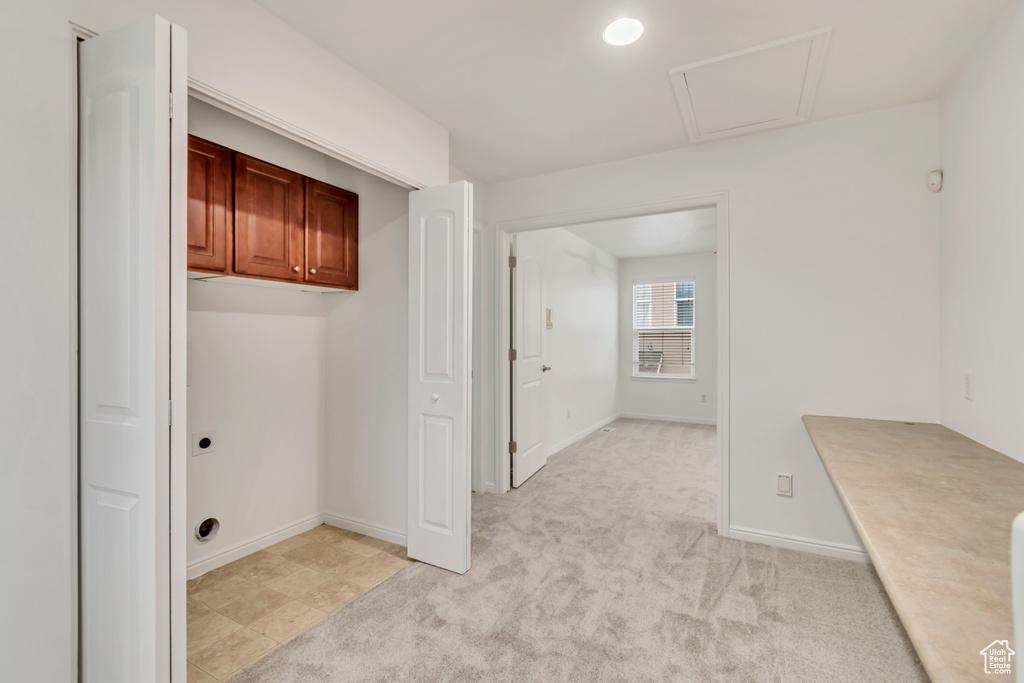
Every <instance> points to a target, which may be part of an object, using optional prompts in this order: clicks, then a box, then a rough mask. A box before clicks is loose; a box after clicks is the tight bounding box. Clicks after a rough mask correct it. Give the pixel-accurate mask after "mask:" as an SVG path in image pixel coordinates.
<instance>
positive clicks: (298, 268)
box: [292, 266, 302, 273]
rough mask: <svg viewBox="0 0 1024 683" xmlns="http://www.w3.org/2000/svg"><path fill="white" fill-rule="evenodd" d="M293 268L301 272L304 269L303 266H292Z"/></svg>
mask: <svg viewBox="0 0 1024 683" xmlns="http://www.w3.org/2000/svg"><path fill="white" fill-rule="evenodd" d="M292 270H294V271H295V272H296V273H298V272H300V271H301V270H302V266H295V267H294V268H292Z"/></svg>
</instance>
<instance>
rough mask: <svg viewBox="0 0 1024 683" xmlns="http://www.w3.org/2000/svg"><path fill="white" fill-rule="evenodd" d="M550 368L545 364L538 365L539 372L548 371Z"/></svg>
mask: <svg viewBox="0 0 1024 683" xmlns="http://www.w3.org/2000/svg"><path fill="white" fill-rule="evenodd" d="M550 369H551V368H550V367H549V366H547V365H542V366H540V371H541V372H547V371H548V370H550Z"/></svg>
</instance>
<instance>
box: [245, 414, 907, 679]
mask: <svg viewBox="0 0 1024 683" xmlns="http://www.w3.org/2000/svg"><path fill="white" fill-rule="evenodd" d="M613 426H615V427H616V430H615V431H613V432H611V433H607V434H606V433H601V432H598V433H595V434H593V435H591V436H590V437H588V438H587V439H586V440H585V441H583V442H581V443H580V444H578V445H576V446H574V447H572V448H570V449H567V450H565V451H563V452H561V453H559V454H558V455H556V456H554V457H553V458H552V459H551V460H550V461H549V462H548V465H547V466H546V467H545V468H544V469H542V470H541V471H540V472H538V473H537V474H536V475H535V476H534V477H533V478H532V479H531V480H530V481H528V482H527V483H526V484H525V485H524V486H523V487H522V488H520V489H518V490H516V491H513V492H512V493H510V494H509V495H506V496H493V495H483V496H474V500H473V568H472V569H471V570H470V572H469V573H468V574H466V575H465V576H458V575H456V574H452V573H449V572H446V571H443V570H440V569H435V568H433V567H430V566H427V565H424V564H415V565H412V566H410V567H408V568H406V569H403V570H402V571H400V572H399V573H398V574H397V575H396V576H394V577H393V578H392V579H390V580H388V581H386V582H385V583H383V584H381V585H380V586H378V587H377V588H375V589H374V590H372V591H370V592H369V593H367V594H365V595H363V596H362V597H360V598H359V599H357V600H356V601H354V602H353V603H351V604H350V605H348V606H346V607H345V608H343V609H342V610H340V611H339V612H338V613H336V614H334V615H333V616H331V617H329V618H328V619H326V620H325V621H323V622H321V623H320V624H319V625H317V626H315V627H313V628H312V629H310V630H309V631H308V632H306V633H305V634H303V635H301V636H299V637H297V638H296V639H295V640H293V641H291V642H289V643H288V644H286V645H284V646H282V647H281V649H279V650H278V651H276V652H274V653H273V654H271V655H270V656H268V657H267V658H265V659H263V660H262V661H260V662H258V663H257V664H255V665H253V666H252V667H251V668H249V669H247V670H246V671H244V672H242V673H241V674H239V675H238V676H237V677H235V678H234V679H233V683H298V682H299V681H304V682H305V681H310V682H313V681H316V682H323V683H326V682H330V683H340V682H343V681H546V682H556V681H758V682H760V681H813V682H815V683H821V682H826V681H844V682H845V681H871V682H873V683H875V682H879V681H927V677H926V675H925V674H924V672H923V670H922V669H921V668H920V665H919V663H918V661H917V659H916V657H915V655H914V653H913V649H912V648H911V646H910V644H909V642H908V640H907V637H906V634H905V633H904V631H903V629H902V627H901V625H900V623H899V621H898V619H897V617H896V616H895V614H894V612H893V611H892V608H891V606H890V604H889V602H888V600H887V599H886V596H885V593H884V591H883V589H882V587H881V585H880V584H879V582H878V579H877V577H876V576H875V574H874V572H873V571H872V569H871V568H870V566H868V565H865V564H859V563H854V562H847V561H843V560H834V559H828V558H822V557H818V556H815V555H808V554H804V553H799V552H794V551H788V550H781V549H778V548H772V547H768V546H763V545H758V544H754V543H745V542H741V541H733V540H728V539H722V538H719V537H718V536H717V535H716V533H715V531H714V524H713V522H712V520H713V519H714V509H715V508H714V502H715V494H714V483H715V467H716V465H715V431H714V428H713V427H704V426H697V425H684V424H674V423H663V422H645V421H638V420H618V421H617V422H616V423H615V424H614V425H613Z"/></svg>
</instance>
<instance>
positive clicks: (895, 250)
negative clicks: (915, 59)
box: [488, 102, 939, 546]
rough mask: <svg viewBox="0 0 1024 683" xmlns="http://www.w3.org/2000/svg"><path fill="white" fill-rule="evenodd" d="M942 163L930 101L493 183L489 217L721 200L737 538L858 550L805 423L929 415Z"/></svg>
mask: <svg viewBox="0 0 1024 683" xmlns="http://www.w3.org/2000/svg"><path fill="white" fill-rule="evenodd" d="M938 149H939V108H938V103H937V102H926V103H922V104H916V105H911V106H906V107H900V108H896V109H888V110H883V111H876V112H870V113H866V114H860V115H857V116H850V117H846V118H840V119H833V120H830V121H822V122H816V123H811V124H807V125H802V126H797V127H792V128H786V129H780V130H775V131H770V132H763V133H758V134H756V135H750V136H745V137H739V138H734V139H731V140H723V141H716V142H711V143H706V144H701V145H694V146H691V147H688V148H685V149H680V150H676V151H671V152H664V153H661V154H654V155H650V156H644V157H638V158H633V159H627V160H623V161H618V162H613V163H609V164H602V165H599V166H591V167H587V168H579V169H574V170H570V171H564V172H560V173H552V174H548V175H543V176H537V177H532V178H525V179H522V180H515V181H509V182H505V183H498V184H494V185H490V186H488V212H489V220H490V222H492V223H495V224H499V225H500V224H501V223H502V222H504V221H510V220H514V219H522V218H528V217H536V216H550V215H564V214H572V213H575V212H583V211H593V210H597V209H603V208H612V207H620V206H627V205H636V204H640V203H644V202H651V201H664V200H666V199H670V198H680V197H688V196H697V195H705V194H708V193H711V192H718V191H723V190H724V191H728V193H729V216H730V227H731V243H730V248H731V259H732V265H731V272H730V287H731V292H730V296H731V302H730V305H731V320H730V323H731V331H732V337H731V366H730V367H731V376H732V386H731V401H732V409H731V416H730V417H731V421H732V422H731V435H730V436H731V443H732V469H731V479H730V489H731V501H732V505H731V515H732V525H733V526H734V527H742V528H747V529H755V530H759V531H761V532H765V533H770V534H776V535H786V536H790V537H802V538H807V539H813V540H815V541H816V542H819V543H823V544H840V545H844V546H845V545H848V546H859V542H858V539H857V536H856V533H855V531H854V529H853V527H852V526H851V525H850V523H849V521H848V519H847V517H846V514H845V512H844V511H843V508H842V505H841V503H840V502H839V499H838V497H837V496H836V494H835V492H834V490H833V488H832V485H831V483H830V481H829V479H828V476H827V474H826V473H825V470H824V468H823V467H822V465H821V462H820V460H819V459H818V457H817V454H816V453H815V451H814V448H813V446H812V445H811V443H810V440H809V438H808V437H807V434H806V432H805V430H804V428H803V425H802V424H801V422H800V416H801V415H803V414H804V413H821V414H831V415H852V416H860V417H874V418H891V419H903V420H913V421H936V420H937V419H938V417H939V401H938V395H939V390H938V374H937V372H936V368H937V367H938V364H939V345H938V329H939V307H938V295H937V292H938V288H939V282H938V279H939V235H938V231H939V198H938V197H937V196H936V195H934V194H932V193H930V192H928V190H927V189H926V188H925V186H924V182H923V179H924V176H925V174H926V173H927V172H928V171H929V170H931V169H933V168H935V167H937V166H938V163H939V160H938ZM492 276H493V275H492ZM777 472H786V473H791V474H793V476H794V491H795V493H794V496H793V497H792V498H780V497H778V496H776V495H775V474H776V473H777Z"/></svg>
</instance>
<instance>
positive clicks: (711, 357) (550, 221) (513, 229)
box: [495, 194, 729, 536]
mask: <svg viewBox="0 0 1024 683" xmlns="http://www.w3.org/2000/svg"><path fill="white" fill-rule="evenodd" d="M676 212H682V213H686V212H690V213H691V215H696V214H697V213H702V215H703V216H704V217H705V218H708V217H710V218H711V222H712V224H713V229H712V230H711V231H710V233H709V232H708V231H707V230H704V235H703V240H704V242H703V246H697V247H696V250H697V251H698V252H700V251H703V252H704V253H705V257H704V261H705V263H707V262H710V264H711V266H712V268H711V270H707V269H706V268H705V269H704V270H703V271H702V273H701V274H700V276H699V277H695V275H696V273H695V272H694V269H695V267H696V266H695V265H690V266H685V265H684V266H679V267H675V268H672V267H665V266H663V267H662V268H661V271H658V272H647V273H646V276H647V277H646V279H647V280H648V282H647V283H644V282H643V280H644V279H645V278H643V277H638V276H637V274H636V273H634V272H633V270H630V269H627V270H629V272H630V273H631V274H630V275H629V276H628V277H629V280H630V282H629V287H628V289H623V288H620V289H622V290H623V291H620V293H619V296H618V305H619V306H620V309H621V310H620V313H619V315H620V316H621V317H622V318H624V319H625V322H623V321H621V320H620V322H619V324H618V326H617V327H618V329H619V330H620V331H623V328H624V326H625V325H627V324H628V325H629V326H630V328H632V327H633V323H634V322H635V321H634V320H633V316H634V295H633V292H634V287H633V285H634V284H637V285H640V286H641V289H643V288H644V285H645V284H647V285H651V284H653V285H659V282H660V280H664V281H665V283H670V285H671V289H672V293H673V304H675V301H674V300H675V299H676V298H677V297H675V296H674V295H675V293H676V288H677V287H679V292H680V294H687V293H692V291H693V287H694V286H695V287H696V291H697V292H698V294H697V298H698V299H699V298H700V292H702V291H703V292H704V293H705V294H707V293H709V290H713V299H712V302H711V306H712V307H713V312H714V315H713V316H711V317H710V319H709V320H708V321H704V328H705V329H707V326H708V325H710V326H711V327H712V328H713V330H714V333H715V334H714V335H713V338H712V340H711V342H710V343H711V344H712V345H713V351H714V353H707V344H706V343H705V346H704V347H701V339H700V338H699V334H697V336H696V337H691V338H690V343H689V345H688V346H687V348H685V349H684V348H683V346H684V345H683V344H682V343H681V342H680V343H677V341H678V340H679V339H680V338H682V337H684V336H685V335H684V334H683V333H682V331H681V330H679V331H672V332H669V333H667V334H666V333H665V331H664V330H661V331H659V333H660V336H661V339H660V345H659V344H655V343H654V342H653V339H652V338H651V336H652V335H650V334H647V335H645V336H644V342H645V343H644V344H643V348H642V349H640V348H638V344H637V342H636V341H635V338H636V337H637V336H638V335H635V334H634V332H635V331H634V330H633V329H630V330H629V332H630V336H629V337H626V338H624V339H623V338H622V337H621V335H620V338H619V340H618V341H619V342H620V344H619V346H620V354H619V355H618V357H617V359H616V360H617V361H618V365H619V366H620V367H621V368H622V371H621V372H619V373H618V378H619V382H620V386H619V387H617V389H616V392H617V398H616V406H617V407H616V410H615V412H613V413H612V414H611V415H610V417H611V416H614V417H615V418H619V417H625V418H633V419H636V418H650V417H654V418H656V419H657V420H678V421H680V422H681V423H682V422H683V421H684V419H685V421H687V422H691V423H698V424H699V423H716V424H717V429H716V430H715V431H717V445H716V457H715V459H716V463H717V475H716V482H715V484H714V489H715V490H714V493H715V498H716V499H717V500H716V501H715V510H714V515H713V517H714V518H715V522H716V526H717V528H718V532H719V534H720V535H723V536H725V535H727V531H728V524H729V521H728V518H729V514H728V511H729V488H728V481H729V473H728V464H729V461H728V453H729V431H728V430H729V427H728V425H729V410H728V406H729V395H728V389H729V374H728V371H729V358H728V333H729V326H728V301H729V299H728V272H729V271H728V265H729V253H728V228H729V226H728V205H727V195H725V194H719V195H710V196H700V197H693V198H686V199H680V200H673V201H669V202H658V203H652V204H650V205H648V206H639V207H638V206H631V207H622V208H613V209H608V210H605V211H600V212H588V213H586V214H579V215H574V216H564V215H563V216H551V217H535V218H528V219H523V220H520V221H515V222H510V223H505V224H501V225H498V226H496V233H497V238H498V263H497V268H496V272H497V273H498V275H497V276H496V291H497V292H498V296H497V301H496V305H497V307H498V308H499V310H500V311H501V312H500V315H499V319H498V322H499V330H498V334H497V340H498V342H497V347H496V349H495V351H496V353H497V354H498V357H499V359H500V360H499V362H498V364H497V367H496V368H495V376H496V377H497V378H498V381H497V382H496V384H497V385H498V389H497V392H496V397H495V399H496V405H497V406H498V415H499V416H501V417H500V418H499V421H498V422H499V424H498V430H497V431H498V443H497V444H496V447H495V451H496V463H495V468H496V471H497V473H498V478H499V480H500V482H501V483H500V485H499V487H498V488H499V492H507V491H509V490H510V489H511V488H513V486H514V482H515V481H516V477H515V471H514V463H515V460H514V458H515V454H514V453H513V452H512V451H513V450H519V448H520V444H519V443H517V441H518V439H517V438H516V437H517V436H518V434H519V433H520V430H519V427H520V426H521V425H520V424H519V423H517V414H516V413H517V410H516V409H517V407H518V408H519V411H518V412H519V413H520V415H519V416H518V417H522V411H523V410H524V409H528V408H525V406H522V405H519V403H520V402H517V400H516V392H515V389H516V388H517V387H518V384H517V383H516V381H515V380H516V377H517V375H516V371H517V368H516V366H515V364H516V362H517V361H510V360H506V359H507V358H508V357H509V356H508V355H507V354H509V350H510V348H511V347H513V345H514V344H515V343H516V341H517V335H519V334H520V333H519V332H517V330H516V314H517V313H519V314H520V315H521V314H522V308H523V307H522V305H521V302H519V301H517V300H516V294H517V293H518V292H519V288H520V285H517V283H516V274H515V269H514V268H510V267H509V266H510V264H511V263H514V264H515V266H516V267H518V266H519V264H520V263H521V262H522V261H521V260H520V259H521V258H522V257H523V254H521V253H520V252H521V250H522V246H523V245H524V244H525V243H526V242H524V240H523V238H524V237H526V238H527V241H528V240H529V239H531V238H530V237H529V236H530V235H540V234H541V233H542V232H544V231H548V230H552V229H559V230H562V231H564V232H567V233H572V234H573V236H574V237H579V236H580V235H583V234H585V233H586V232H587V230H590V231H592V232H602V231H603V232H604V238H605V239H606V240H618V242H620V243H621V242H622V241H623V240H624V239H625V236H626V233H628V229H627V226H626V224H624V223H623V221H627V222H628V221H634V222H635V221H641V220H644V219H645V218H646V219H647V220H650V221H658V220H660V221H661V222H662V224H664V223H665V222H666V220H667V219H666V218H664V217H666V216H670V215H671V214H674V213H676ZM659 217H661V218H659ZM706 223H707V221H705V224H706ZM576 233H579V234H576ZM709 238H710V241H708V240H709ZM595 239H597V238H595ZM598 241H599V240H598ZM627 241H628V240H627ZM614 243H615V242H607V243H606V246H607V245H610V244H614ZM610 248H611V247H610ZM684 251H685V250H684ZM549 253H550V252H549ZM662 253H663V254H664V253H666V252H662ZM513 256H514V257H515V259H514V261H511V260H510V258H511V257H513ZM629 260H630V259H627V261H629ZM662 271H663V272H662ZM684 271H686V272H684ZM544 279H545V274H544V272H543V268H542V269H541V273H540V280H541V282H543V281H544ZM620 279H622V278H620ZM652 279H653V280H656V281H658V282H651V280H652ZM634 280H636V281H637V282H635V283H634V282H633V281H634ZM695 281H696V283H697V284H696V285H694V282H695ZM687 283H688V284H687ZM702 283H703V284H704V285H705V287H704V289H703V290H702ZM660 284H661V285H664V283H660ZM680 285H682V286H681V287H680ZM706 285H711V286H710V287H708V286H706ZM666 286H668V285H666ZM687 287H689V288H690V289H689V290H687V289H686V288H687ZM541 289H542V290H543V289H544V286H543V284H542V285H541ZM549 289H550V288H549ZM541 298H542V299H543V295H542V296H541ZM682 298H683V299H686V298H689V299H690V303H689V304H688V305H690V306H693V305H694V303H693V298H692V296H691V297H682ZM705 301H707V299H705ZM679 305H680V307H681V308H680V310H682V307H683V306H684V305H687V304H684V303H683V302H682V301H680V303H679ZM706 306H707V304H706V303H705V308H704V309H702V308H701V303H700V301H697V303H696V310H697V311H702V310H704V311H707V308H706ZM534 308H539V309H540V310H541V311H542V313H541V315H540V316H539V321H540V324H541V326H542V327H543V329H544V330H545V332H547V333H549V342H550V341H554V340H555V339H556V337H555V336H554V335H552V334H550V333H553V332H554V331H555V330H557V329H558V326H559V321H560V319H561V318H562V316H564V315H565V313H566V310H565V307H564V305H563V306H562V310H561V311H560V310H557V309H555V308H554V307H553V306H549V305H547V303H543V304H541V305H539V306H537V305H536V304H534ZM549 309H551V310H549ZM690 310H691V311H692V308H691V309H690ZM531 315H532V316H534V317H535V318H536V317H538V316H537V315H536V313H532V314H531ZM679 322H680V323H682V322H687V323H690V324H692V322H693V321H689V320H687V321H682V320H680V321H679ZM697 323H698V329H699V328H700V324H701V321H697ZM549 325H550V327H549ZM687 334H688V333H687ZM666 340H671V343H669V344H668V346H665V344H666ZM570 346H572V345H571V344H570ZM656 346H657V348H655V347H656ZM542 348H543V347H542ZM576 348H578V345H577V346H576ZM701 348H704V349H705V356H704V358H705V359H706V360H705V363H710V366H705V370H706V371H705V372H702V371H701V369H700V362H701V360H700V359H701V355H700V353H701V351H700V349H701ZM563 351H565V350H563ZM684 351H685V352H686V353H689V354H691V355H689V356H688V357H687V358H686V359H685V360H686V362H683V361H684V358H683V357H682V356H681V355H679V354H680V353H682V352H684ZM516 353H517V355H518V349H516ZM551 353H554V349H553V348H552V349H546V348H543V350H542V355H544V354H551ZM673 354H675V356H673ZM576 355H579V354H576ZM656 356H660V358H658V360H659V361H660V362H657V363H656V362H654V360H655V357H656ZM548 357H550V355H549V356H548ZM563 357H568V358H570V359H572V358H573V354H572V352H571V350H570V351H569V352H568V353H565V355H564V356H563ZM695 359H696V360H695ZM570 362H572V361H570ZM695 365H696V367H697V369H696V370H695V369H694V367H695ZM540 366H541V367H544V366H548V367H550V368H551V370H550V371H549V372H545V373H543V374H542V375H541V378H540V385H541V386H543V384H544V382H545V381H547V378H548V377H551V378H553V377H554V375H555V374H556V373H557V371H558V368H557V367H556V364H555V363H554V362H546V361H543V360H542V362H541V363H540ZM681 373H696V374H695V375H692V376H688V377H685V378H684V377H680V376H679V375H680V374H681ZM669 375H676V377H671V378H670V377H668V376H669ZM709 375H710V376H711V378H712V382H713V386H712V387H707V384H706V382H707V380H708V379H709ZM702 378H703V379H704V381H705V384H704V385H703V388H702V387H701V386H699V382H700V380H701V379H702ZM665 380H667V381H665ZM680 380H682V381H680ZM534 381H536V380H535V379H534ZM684 383H685V386H686V387H687V389H688V393H690V394H692V397H691V398H693V399H694V400H696V402H697V404H698V405H699V407H698V409H697V410H696V411H695V412H691V413H690V414H685V415H684V414H680V413H679V412H678V411H673V410H671V409H668V408H666V407H665V406H666V405H667V404H666V401H672V400H675V399H671V398H669V397H668V394H669V392H667V391H666V389H668V387H669V386H670V385H672V384H675V385H676V387H679V386H680V385H681V384H684ZM649 385H654V391H653V392H652V391H650V387H649ZM534 386H536V385H534ZM630 386H632V387H645V388H643V389H642V390H641V391H640V392H636V391H633V392H628V393H629V394H630V396H629V397H628V400H627V401H626V403H627V404H628V405H624V407H625V408H627V409H626V410H620V408H619V407H618V406H619V405H620V404H621V403H622V400H621V399H622V398H623V396H622V392H623V387H630ZM638 393H639V394H647V399H648V405H646V406H645V407H644V408H643V409H633V408H630V407H629V406H631V405H636V400H638V397H637V396H636V395H635V394H638ZM590 395H593V392H591V394H590ZM676 395H678V392H676ZM642 398H643V396H640V397H639V399H642ZM659 401H660V405H661V406H662V409H658V406H659ZM651 402H653V406H654V407H653V408H652V407H651ZM535 403H536V402H535ZM535 403H534V405H535ZM544 403H545V402H544V401H543V400H542V401H541V404H544ZM556 403H558V402H557V401H556ZM563 403H564V402H563ZM545 413H546V415H547V416H548V420H549V421H550V420H561V421H564V422H566V423H568V422H569V420H571V419H572V416H573V413H572V406H570V405H563V404H562V403H558V404H557V405H550V404H548V406H547V408H546V410H545ZM609 421H610V420H609ZM602 426H603V425H602V424H601V421H600V420H599V419H597V418H596V417H595V418H594V420H592V421H591V422H589V423H587V424H576V425H573V427H575V430H573V429H570V430H568V431H565V430H563V431H562V432H561V433H560V434H559V435H558V436H555V437H553V440H552V442H551V443H549V444H547V445H546V446H545V451H546V454H552V455H553V454H554V453H555V452H557V451H558V450H560V449H562V448H566V447H568V446H570V445H571V444H572V443H574V442H576V441H578V440H580V439H583V438H586V437H587V436H588V434H592V433H594V432H595V431H597V430H598V429H600V428H601V427H602ZM549 431H550V430H549ZM549 440H550V439H549ZM530 441H531V443H534V442H536V441H537V439H536V438H535V437H534V438H531V439H530ZM518 483H522V480H521V481H519V482H518Z"/></svg>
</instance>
